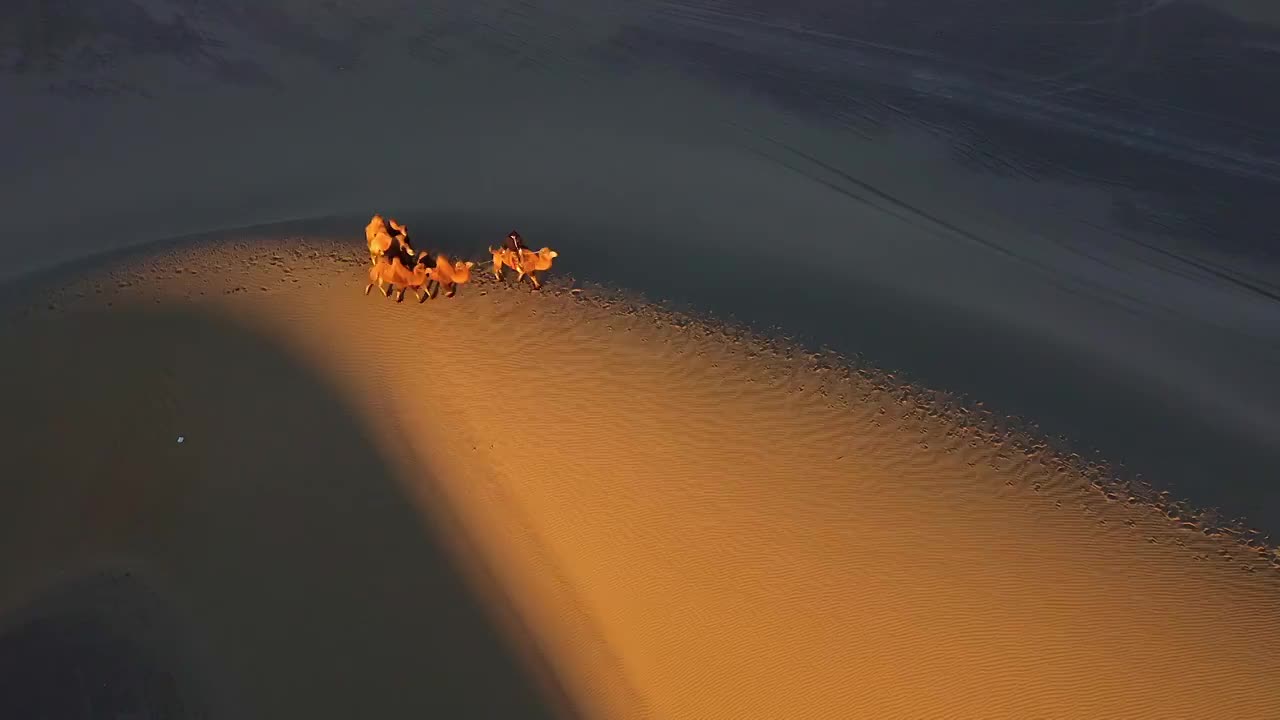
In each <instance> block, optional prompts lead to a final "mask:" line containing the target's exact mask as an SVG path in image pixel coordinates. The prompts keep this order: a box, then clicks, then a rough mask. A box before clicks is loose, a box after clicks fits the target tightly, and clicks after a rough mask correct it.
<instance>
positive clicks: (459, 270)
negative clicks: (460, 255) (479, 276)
mask: <svg viewBox="0 0 1280 720" xmlns="http://www.w3.org/2000/svg"><path fill="white" fill-rule="evenodd" d="M474 266H475V263H473V262H471V261H470V260H467V261H465V262H464V261H462V260H458V261H456V262H450V261H449V258H448V257H447V256H445V255H437V256H436V265H435V267H433V268H431V270H430V271H429V272H428V277H429V278H430V279H431V281H433V282H435V284H436V286H437V287H443V288H445V294H444V296H445V297H453V294H454V293H456V292H457V291H458V286H459V285H464V284H466V283H467V282H470V280H471V268H472V267H474ZM427 297H431V288H430V287H428V288H427Z"/></svg>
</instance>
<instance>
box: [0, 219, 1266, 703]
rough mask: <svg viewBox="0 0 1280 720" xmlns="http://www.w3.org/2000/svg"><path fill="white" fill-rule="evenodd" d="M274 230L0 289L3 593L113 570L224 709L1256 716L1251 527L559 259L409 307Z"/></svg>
mask: <svg viewBox="0 0 1280 720" xmlns="http://www.w3.org/2000/svg"><path fill="white" fill-rule="evenodd" d="M353 237H354V236H353ZM281 248H282V249H281V250H279V251H278V252H266V253H264V252H263V251H262V249H261V248H260V247H253V246H251V245H248V244H245V243H236V242H226V243H220V244H213V243H206V244H204V245H202V246H196V247H192V248H186V249H173V250H167V251H157V252H155V253H153V254H150V255H145V256H134V257H132V258H130V259H128V260H122V261H120V262H119V263H117V264H115V265H113V266H108V267H106V268H104V269H102V270H98V271H94V272H92V273H90V274H88V275H86V276H85V277H84V278H83V279H74V280H68V281H67V283H66V285H65V286H64V287H58V288H56V289H55V288H53V287H52V284H51V283H48V281H47V280H46V281H42V284H41V285H40V286H39V287H40V290H39V291H38V292H36V291H32V292H31V294H29V295H24V296H22V297H19V298H17V299H13V300H11V301H10V302H9V305H8V306H7V312H8V313H9V316H10V317H11V318H12V322H9V323H7V324H6V325H5V327H6V330H5V333H6V335H7V337H5V338H4V343H5V347H6V348H18V350H17V351H15V352H12V353H8V354H7V355H6V359H5V363H6V367H5V368H4V372H3V373H0V377H3V378H4V380H3V383H4V385H3V389H4V393H5V402H4V405H3V406H4V413H5V415H4V423H5V427H4V428H3V429H4V432H3V433H2V434H0V438H3V440H0V442H4V443H5V446H4V453H3V455H2V456H0V457H4V458H6V459H7V461H8V464H9V467H8V468H7V472H6V473H5V475H6V477H8V478H10V479H9V481H8V482H7V484H6V485H5V486H4V489H3V497H0V533H2V535H0V538H2V539H3V542H0V553H3V555H2V556H0V569H2V572H0V577H3V578H4V579H5V582H4V583H0V609H3V610H10V609H13V608H17V607H21V606H22V605H23V604H24V603H26V602H28V601H29V600H30V599H31V598H32V597H33V593H36V592H38V591H39V590H40V589H41V588H47V587H50V586H51V585H56V584H57V582H58V581H60V580H61V579H65V578H72V577H79V576H80V575H82V574H84V573H86V572H90V571H96V570H98V569H100V568H120V567H127V568H131V569H132V571H133V572H136V573H137V574H138V575H139V576H141V577H143V578H145V579H146V581H147V582H148V583H150V585H151V586H153V587H154V588H155V589H156V594H157V595H158V597H160V598H161V601H162V603H163V604H165V605H166V606H167V607H170V608H171V613H172V615H173V616H174V624H175V626H176V627H180V628H181V629H182V634H183V639H182V640H181V643H177V641H176V640H173V639H170V641H172V642H175V643H177V644H182V646H183V647H184V648H185V649H184V650H183V651H182V652H184V653H189V654H190V656H191V658H192V659H191V660H190V666H191V667H193V668H198V670H193V671H192V672H191V676H192V677H191V678H190V679H188V680H186V681H185V682H187V684H188V685H191V688H192V689H188V690H186V691H185V692H188V693H189V695H188V696H189V697H190V698H199V699H198V700H196V699H193V700H192V701H191V702H198V703H200V704H203V705H206V706H207V707H208V708H210V712H211V713H212V714H215V715H219V716H234V717H249V716H261V717H269V716H270V717H280V716H282V715H283V714H289V715H294V714H298V713H300V712H306V713H308V714H309V715H311V716H334V717H338V716H343V717H351V716H353V714H360V713H361V712H363V714H370V709H371V708H372V709H373V712H372V714H373V715H379V716H386V715H395V716H403V715H404V714H405V710H407V709H413V710H422V709H432V708H433V707H435V708H437V709H438V708H439V707H443V706H448V707H451V708H453V709H454V711H455V712H457V711H458V709H460V708H465V709H466V710H468V711H471V712H468V713H465V714H474V715H475V716H484V717H492V716H495V713H497V716H511V715H510V714H509V713H510V712H512V711H511V709H510V708H512V707H516V706H517V705H520V704H523V705H524V706H526V707H529V706H532V705H533V704H534V700H533V699H532V698H533V697H534V695H533V693H534V690H532V689H531V688H538V692H540V693H541V697H543V698H544V699H545V702H541V704H545V705H547V706H548V708H550V707H551V706H553V705H555V704H556V703H555V702H554V701H555V698H556V693H559V692H563V693H564V696H565V697H566V698H567V703H568V704H571V705H572V706H574V707H575V708H576V709H577V711H578V712H579V713H581V714H583V715H585V716H589V717H618V718H622V717H655V718H717V717H723V718H745V717H760V718H837V717H839V718H845V717H867V718H887V717H910V718H931V717H973V718H1002V717H1008V718H1176V717H1188V718H1189V717H1201V716H1206V715H1208V716H1215V717H1233V718H1259V719H1261V718H1272V717H1276V716H1278V715H1280V694H1277V692H1276V688H1277V687H1280V569H1277V564H1278V563H1277V561H1276V557H1275V556H1274V554H1269V553H1270V551H1269V550H1266V549H1265V548H1262V547H1260V546H1258V547H1249V546H1247V545H1246V544H1244V542H1242V538H1237V537H1234V536H1232V535H1230V534H1219V533H1214V532H1209V533H1206V532H1205V530H1206V529H1205V528H1203V527H1201V526H1199V525H1197V523H1196V522H1194V521H1193V519H1192V518H1191V517H1190V516H1188V517H1185V518H1183V517H1174V518H1171V517H1170V515H1171V514H1173V513H1171V511H1169V510H1168V508H1167V507H1166V508H1164V509H1161V506H1160V505H1159V504H1158V503H1157V502H1156V501H1157V500H1158V499H1159V498H1147V497H1145V496H1143V495H1142V494H1140V493H1139V494H1134V495H1132V496H1131V495H1129V494H1126V493H1124V492H1123V491H1122V490H1120V489H1118V488H1117V487H1115V486H1113V485H1112V484H1111V482H1110V481H1109V478H1108V477H1107V475H1106V473H1105V470H1103V469H1100V468H1089V467H1083V466H1081V465H1080V464H1079V463H1078V462H1075V461H1074V460H1073V459H1071V458H1063V457H1060V456H1059V455H1056V454H1055V453H1054V452H1053V451H1052V450H1050V449H1049V448H1048V447H1047V446H1045V445H1044V444H1043V443H1041V442H1040V441H1038V440H1036V439H1034V438H1028V437H1015V436H1013V435H1009V434H1005V433H1003V432H1002V431H1000V430H999V429H998V424H995V423H994V422H993V421H992V419H990V418H983V417H978V416H976V415H975V414H974V413H972V412H966V411H964V410H962V409H957V408H953V407H948V405H947V403H946V402H945V399H943V398H940V397H938V396H934V395H930V394H929V393H925V392H922V391H919V390H916V389H913V388H910V387H903V386H900V385H898V384H896V383H895V381H894V380H893V378H892V377H891V376H888V375H885V374H883V373H879V372H875V371H872V370H869V369H865V368H863V369H858V368H852V369H851V368H850V367H849V366H847V365H846V364H844V363H843V362H840V361H837V360H836V359H833V358H828V357H825V356H817V355H804V354H800V353H797V352H795V351H793V350H790V349H788V348H786V347H784V346H780V345H769V344H765V343H762V342H761V341H759V340H758V339H756V338H752V337H748V336H745V335H742V334H740V333H732V332H723V331H721V330H719V329H717V328H714V327H711V326H709V325H707V324H705V323H702V322H695V321H693V320H690V319H688V318H681V317H676V316H671V315H666V314H663V313H660V312H658V311H657V310H655V309H653V308H650V307H646V306H644V305H641V304H639V303H635V302H631V301H628V300H626V299H621V298H618V297H616V296H610V295H607V294H605V293H602V292H598V291H595V290H590V289H588V290H586V291H584V292H569V291H568V290H567V289H566V288H565V287H563V285H557V281H556V279H555V275H556V273H555V272H554V271H553V272H552V273H551V275H550V277H548V281H549V285H550V287H549V289H548V290H546V291H544V292H542V293H540V294H535V293H532V292H530V291H528V290H527V289H525V288H515V287H513V286H512V285H511V284H509V283H508V284H501V285H500V284H497V283H494V282H492V281H489V280H486V279H484V278H479V279H477V281H476V282H475V283H474V284H472V285H469V286H465V287H463V288H462V289H461V291H460V292H459V294H458V296H457V297H456V298H453V299H452V300H440V299H437V300H433V301H431V302H429V303H427V304H426V305H418V304H417V303H414V302H405V303H403V304H400V305H397V304H395V303H393V302H391V301H389V300H386V299H385V298H381V297H378V296H376V295H373V296H365V295H363V294H362V290H363V287H364V282H365V281H364V279H363V278H364V275H363V272H364V271H363V268H362V263H363V262H365V261H366V258H364V257H363V252H364V249H363V247H361V245H360V243H359V242H358V238H357V239H356V240H352V241H350V242H349V243H348V244H341V243H337V242H334V241H329V240H322V239H305V240H299V239H291V240H290V241H289V242H288V243H285V244H282V245H281ZM477 259H478V258H477ZM50 290H56V292H57V293H58V299H56V300H51V299H50V298H49V297H48V296H47V295H48V292H49V291H50ZM50 302H53V303H55V304H56V307H53V308H51V307H50V305H49V304H50ZM180 434H181V435H183V437H184V442H183V443H181V444H179V443H177V442H176V440H175V438H176V436H178V435H180ZM1108 493H1110V494H1111V495H1110V496H1108ZM437 536H438V538H439V539H440V540H441V541H443V543H444V545H445V546H447V548H448V550H449V553H450V556H451V557H453V558H457V559H460V560H461V566H462V570H461V575H462V576H464V577H465V578H466V580H467V587H468V588H470V589H469V590H468V591H466V592H464V591H463V590H456V591H455V590H451V589H449V588H452V587H453V585H452V584H451V582H452V581H449V582H446V579H447V578H450V577H452V575H451V574H450V573H451V572H452V571H448V572H447V571H446V569H443V568H445V563H444V561H442V560H438V559H436V553H437V552H438V550H437V549H436V548H435V541H436V539H437ZM468 593H472V594H475V595H476V596H478V597H480V598H482V600H479V601H476V604H477V605H480V606H483V607H484V608H485V609H486V610H487V612H488V613H489V614H488V615H485V616H484V617H488V618H489V621H488V622H487V623H486V622H485V621H484V620H483V619H482V618H481V614H480V613H479V612H476V613H468V612H465V610H466V608H467V607H469V603H471V602H472V601H471V600H470V599H469V598H470V597H471V596H470V595H469V594H468ZM459 614H461V615H462V616H465V617H464V618H463V619H464V620H465V622H460V621H459ZM495 627H496V628H497V629H496V630H495V629H494V628H495ZM499 636H501V637H502V638H503V640H501V641H499V640H498V639H497V638H498V637H499ZM259 651H261V652H260V653H259ZM175 652H176V651H175ZM255 653H259V654H255ZM493 658H505V659H500V660H493ZM493 662H497V663H498V665H497V667H498V668H499V669H495V670H486V668H487V667H489V666H488V665H486V664H485V663H493ZM502 668H507V669H502ZM522 668H523V669H522ZM539 668H541V669H542V670H541V671H540V670H539ZM441 673H445V674H447V675H448V680H447V681H445V680H441V681H440V682H434V681H433V682H430V683H425V684H424V683H423V679H424V678H432V679H433V680H439V679H440V677H441V675H440V674H441ZM486 673H492V676H491V677H489V679H487V680H486V679H485V677H486ZM477 678H479V679H477ZM468 682H473V683H475V684H474V685H473V686H472V687H475V688H483V689H482V690H477V691H475V692H470V693H464V692H462V691H460V690H458V688H459V687H461V686H462V685H464V684H466V683H468ZM486 683H487V684H486ZM507 686H510V687H515V688H517V689H513V690H511V691H510V692H500V691H498V690H495V689H494V688H499V687H507ZM184 687H185V686H184ZM520 688H524V689H520ZM450 691H451V693H452V694H450ZM481 702H488V703H492V704H491V705H489V706H488V707H483V706H481V705H479V704H478V703H481ZM503 702H506V703H508V704H507V705H502V706H500V705H499V704H500V703H503ZM526 714H527V713H526ZM521 716H523V715H521Z"/></svg>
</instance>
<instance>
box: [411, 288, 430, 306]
mask: <svg viewBox="0 0 1280 720" xmlns="http://www.w3.org/2000/svg"><path fill="white" fill-rule="evenodd" d="M413 292H414V293H415V294H416V295H417V296H418V304H419V305H421V304H422V301H424V300H426V299H427V289H426V287H420V288H418V289H417V290H414V291H413Z"/></svg>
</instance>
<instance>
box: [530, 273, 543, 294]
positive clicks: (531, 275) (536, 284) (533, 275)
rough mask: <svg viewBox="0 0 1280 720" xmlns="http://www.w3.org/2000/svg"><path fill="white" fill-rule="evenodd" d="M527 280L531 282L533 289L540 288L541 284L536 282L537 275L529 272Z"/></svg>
mask: <svg viewBox="0 0 1280 720" xmlns="http://www.w3.org/2000/svg"><path fill="white" fill-rule="evenodd" d="M529 282H531V283H533V289H534V290H541V289H542V284H541V283H539V282H538V276H537V275H535V274H533V273H529Z"/></svg>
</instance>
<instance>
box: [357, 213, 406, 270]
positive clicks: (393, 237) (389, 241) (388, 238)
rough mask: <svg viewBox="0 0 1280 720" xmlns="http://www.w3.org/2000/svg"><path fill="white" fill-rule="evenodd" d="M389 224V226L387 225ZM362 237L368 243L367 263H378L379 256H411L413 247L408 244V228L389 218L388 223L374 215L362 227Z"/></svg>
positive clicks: (379, 216)
mask: <svg viewBox="0 0 1280 720" xmlns="http://www.w3.org/2000/svg"><path fill="white" fill-rule="evenodd" d="M388 225H390V227H388ZM364 239H365V242H366V243H368V245H369V263H370V264H372V265H377V264H378V258H381V257H387V256H390V257H396V256H400V257H403V258H404V259H405V260H409V259H411V258H412V257H413V248H412V247H411V246H410V245H409V229H408V228H406V227H405V226H404V225H401V224H400V223H398V222H396V220H395V218H391V220H390V222H389V223H388V222H387V221H386V220H383V218H382V216H381V215H376V214H375V215H374V216H373V219H372V220H370V221H369V224H368V225H366V226H365V227H364Z"/></svg>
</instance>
